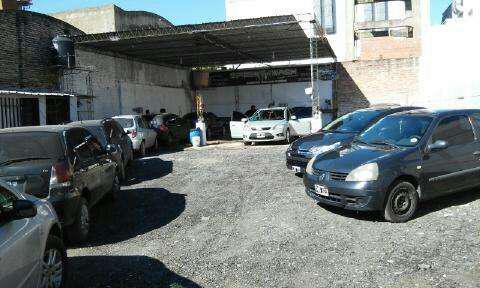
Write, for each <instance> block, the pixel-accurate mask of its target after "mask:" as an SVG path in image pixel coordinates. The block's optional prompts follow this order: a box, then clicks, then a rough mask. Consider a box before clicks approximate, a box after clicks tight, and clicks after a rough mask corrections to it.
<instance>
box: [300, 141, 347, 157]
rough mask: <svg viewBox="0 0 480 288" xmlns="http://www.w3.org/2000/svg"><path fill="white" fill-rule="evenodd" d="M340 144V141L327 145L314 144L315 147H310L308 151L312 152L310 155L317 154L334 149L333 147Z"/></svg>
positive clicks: (335, 147) (337, 146)
mask: <svg viewBox="0 0 480 288" xmlns="http://www.w3.org/2000/svg"><path fill="white" fill-rule="evenodd" d="M340 145H341V143H340V142H337V143H335V144H332V145H328V146H315V147H312V148H310V149H309V150H308V151H309V152H310V153H312V155H319V154H323V153H326V152H330V151H332V150H335V149H337V148H339V147H340Z"/></svg>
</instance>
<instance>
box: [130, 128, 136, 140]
mask: <svg viewBox="0 0 480 288" xmlns="http://www.w3.org/2000/svg"><path fill="white" fill-rule="evenodd" d="M130 135H132V138H135V137H137V130H133V131H132V134H130Z"/></svg>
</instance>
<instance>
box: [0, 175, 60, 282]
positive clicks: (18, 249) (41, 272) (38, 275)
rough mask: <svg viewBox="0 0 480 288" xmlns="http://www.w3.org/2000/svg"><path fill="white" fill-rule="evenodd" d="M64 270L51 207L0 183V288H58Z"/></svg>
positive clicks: (56, 220) (57, 230) (56, 222)
mask: <svg viewBox="0 0 480 288" xmlns="http://www.w3.org/2000/svg"><path fill="white" fill-rule="evenodd" d="M66 268H67V253H66V250H65V246H64V244H63V240H62V231H61V228H60V223H59V221H58V218H57V215H56V214H55V210H54V209H53V207H52V206H51V205H50V204H49V203H48V202H47V201H44V200H39V199H37V198H35V197H33V196H30V195H26V194H22V193H20V192H18V191H16V190H15V189H14V188H12V187H10V186H8V185H7V183H5V182H3V181H0V287H18V288H27V287H28V288H30V287H42V288H43V287H45V288H61V287H64V286H65V281H66V275H67V274H66V272H67V270H66Z"/></svg>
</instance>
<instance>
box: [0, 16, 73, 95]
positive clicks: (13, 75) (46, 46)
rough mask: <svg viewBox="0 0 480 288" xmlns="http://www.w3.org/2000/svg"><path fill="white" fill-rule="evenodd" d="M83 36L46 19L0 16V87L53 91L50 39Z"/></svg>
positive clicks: (55, 79) (55, 78) (54, 71)
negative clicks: (62, 35) (64, 36)
mask: <svg viewBox="0 0 480 288" xmlns="http://www.w3.org/2000/svg"><path fill="white" fill-rule="evenodd" d="M81 33H82V32H81V31H80V30H78V29H76V28H74V27H72V26H71V25H69V24H67V23H64V22H61V21H59V20H57V19H55V18H52V17H50V16H47V15H43V14H39V13H34V12H27V11H14V12H1V13H0V39H2V40H1V45H0V86H13V87H31V88H54V87H55V86H56V85H57V82H58V71H57V69H56V68H55V64H56V62H55V51H54V50H53V44H52V39H53V38H54V37H55V36H56V35H61V34H70V35H76V34H81Z"/></svg>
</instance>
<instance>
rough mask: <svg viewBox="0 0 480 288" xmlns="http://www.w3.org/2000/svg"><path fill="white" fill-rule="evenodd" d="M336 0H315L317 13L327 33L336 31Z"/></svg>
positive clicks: (318, 19)
mask: <svg viewBox="0 0 480 288" xmlns="http://www.w3.org/2000/svg"><path fill="white" fill-rule="evenodd" d="M335 1H336V0H315V14H316V18H317V21H318V22H319V23H321V25H322V27H323V29H325V32H326V33H327V34H335V32H336V24H337V23H336V15H335V13H336V10H335Z"/></svg>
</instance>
